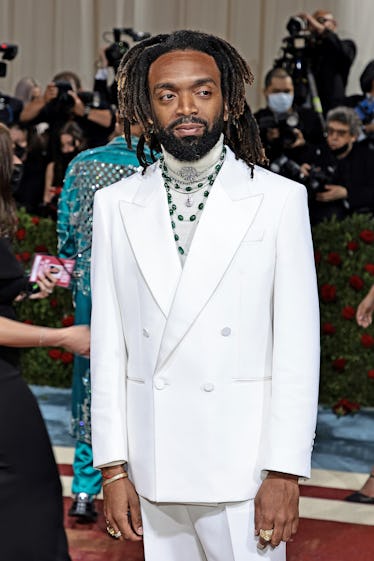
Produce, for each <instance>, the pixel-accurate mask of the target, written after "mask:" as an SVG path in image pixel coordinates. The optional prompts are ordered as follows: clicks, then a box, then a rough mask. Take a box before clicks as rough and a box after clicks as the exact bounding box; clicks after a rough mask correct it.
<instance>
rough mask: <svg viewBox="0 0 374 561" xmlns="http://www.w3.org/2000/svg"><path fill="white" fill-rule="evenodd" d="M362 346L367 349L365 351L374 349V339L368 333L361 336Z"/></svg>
mask: <svg viewBox="0 0 374 561" xmlns="http://www.w3.org/2000/svg"><path fill="white" fill-rule="evenodd" d="M361 345H362V346H363V347H365V349H371V348H372V347H374V337H372V336H371V335H369V334H368V333H364V334H363V335H361Z"/></svg>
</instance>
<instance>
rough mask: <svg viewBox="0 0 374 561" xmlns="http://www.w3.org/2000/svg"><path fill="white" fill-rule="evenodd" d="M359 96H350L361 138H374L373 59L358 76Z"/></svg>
mask: <svg viewBox="0 0 374 561" xmlns="http://www.w3.org/2000/svg"><path fill="white" fill-rule="evenodd" d="M360 86H361V89H362V92H363V95H361V96H352V97H351V98H350V99H351V100H355V103H354V108H355V111H356V113H357V115H358V116H359V118H360V120H361V123H362V135H361V138H360V140H361V139H362V138H369V139H371V140H373V139H374V60H372V61H370V62H369V63H368V64H367V65H366V67H365V68H364V71H363V72H362V74H361V76H360Z"/></svg>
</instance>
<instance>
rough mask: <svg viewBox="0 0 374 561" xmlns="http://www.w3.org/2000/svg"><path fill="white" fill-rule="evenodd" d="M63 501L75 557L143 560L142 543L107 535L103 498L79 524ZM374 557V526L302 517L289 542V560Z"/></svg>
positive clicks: (83, 560) (68, 501)
mask: <svg viewBox="0 0 374 561" xmlns="http://www.w3.org/2000/svg"><path fill="white" fill-rule="evenodd" d="M64 503H65V522H66V530H67V535H68V540H69V545H70V554H71V557H72V560H73V561H144V557H143V550H142V545H141V543H131V542H118V541H116V540H114V539H113V538H110V537H109V536H108V535H107V533H106V531H105V521H104V517H103V514H102V501H97V505H98V508H99V510H100V514H99V518H98V521H97V523H96V524H88V525H87V524H85V525H83V524H78V523H76V522H75V521H74V519H72V518H69V517H68V516H66V513H67V510H68V508H69V506H70V504H71V499H68V498H65V499H64ZM373 508H374V507H373ZM373 560H374V535H373V528H372V526H365V525H362V524H344V523H341V522H329V521H321V520H310V519H307V518H304V519H301V521H300V526H299V532H298V534H297V536H296V538H295V540H294V542H293V543H291V544H289V546H288V554H287V561H373ZM160 561H162V559H160ZM175 561H178V560H177V559H176V560H175Z"/></svg>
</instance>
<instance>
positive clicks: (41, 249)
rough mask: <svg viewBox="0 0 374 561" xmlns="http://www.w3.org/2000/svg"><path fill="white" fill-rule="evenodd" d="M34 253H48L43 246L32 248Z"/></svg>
mask: <svg viewBox="0 0 374 561" xmlns="http://www.w3.org/2000/svg"><path fill="white" fill-rule="evenodd" d="M34 251H35V253H48V249H47V248H46V246H45V245H44V244H41V245H36V246H35V247H34Z"/></svg>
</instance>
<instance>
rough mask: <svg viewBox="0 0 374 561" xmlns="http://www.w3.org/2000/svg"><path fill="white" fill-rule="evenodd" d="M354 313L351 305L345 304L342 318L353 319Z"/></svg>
mask: <svg viewBox="0 0 374 561" xmlns="http://www.w3.org/2000/svg"><path fill="white" fill-rule="evenodd" d="M355 315H356V310H355V309H354V308H353V307H352V306H345V307H344V308H343V309H342V317H343V318H344V319H353V318H354V317H355Z"/></svg>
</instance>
